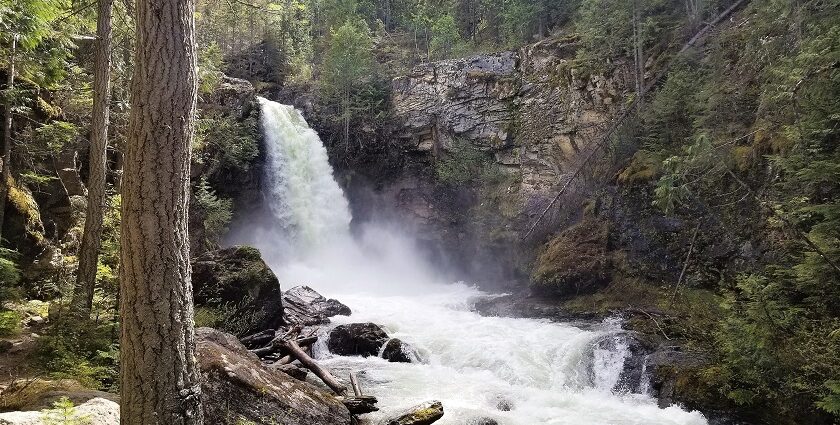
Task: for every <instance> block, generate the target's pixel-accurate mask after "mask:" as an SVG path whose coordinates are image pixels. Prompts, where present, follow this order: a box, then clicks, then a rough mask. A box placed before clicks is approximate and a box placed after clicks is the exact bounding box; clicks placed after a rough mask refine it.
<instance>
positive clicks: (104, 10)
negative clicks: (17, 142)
mask: <svg viewBox="0 0 840 425" xmlns="http://www.w3.org/2000/svg"><path fill="white" fill-rule="evenodd" d="M112 2H113V0H99V14H98V17H97V20H96V53H95V55H94V59H93V61H94V75H93V116H92V118H91V120H92V123H91V132H90V152H89V154H88V156H89V163H90V172H89V177H88V185H87V188H88V204H87V213H86V215H85V230H84V233H83V234H82V245H81V247H80V248H79V270H78V272H77V273H76V287H75V290H74V291H73V301H72V305H71V310H70V311H71V314H73V315H74V316H76V317H85V318H87V317H90V311H91V307H92V306H93V290H94V287H95V285H96V269H97V267H96V266H97V264H98V262H99V247H100V245H101V244H100V242H101V239H102V214H103V210H104V209H105V202H104V201H105V173H106V167H107V154H108V103H109V101H110V98H111V6H112Z"/></svg>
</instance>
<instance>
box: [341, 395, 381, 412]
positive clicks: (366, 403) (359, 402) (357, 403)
mask: <svg viewBox="0 0 840 425" xmlns="http://www.w3.org/2000/svg"><path fill="white" fill-rule="evenodd" d="M338 399H339V400H341V402H342V403H344V405H345V406H347V410H349V411H350V413H352V414H354V415H364V414H365V413H370V412H376V411H377V410H379V408H378V407H376V403H377V402H379V400H377V399H376V397H374V396H372V395H363V396H356V397H339V398H338Z"/></svg>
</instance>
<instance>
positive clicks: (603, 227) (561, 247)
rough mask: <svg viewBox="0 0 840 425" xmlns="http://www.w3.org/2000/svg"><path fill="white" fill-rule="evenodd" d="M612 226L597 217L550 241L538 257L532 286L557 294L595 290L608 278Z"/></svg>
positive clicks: (589, 218) (538, 289) (590, 218)
mask: <svg viewBox="0 0 840 425" xmlns="http://www.w3.org/2000/svg"><path fill="white" fill-rule="evenodd" d="M608 234H609V226H608V225H607V223H606V222H604V221H602V220H599V219H597V218H594V217H587V218H585V219H584V220H583V221H582V222H580V223H578V224H576V225H574V226H572V227H570V228H568V229H566V230H565V231H564V232H563V233H561V234H560V235H559V236H557V237H555V238H554V239H552V240H551V241H549V242H548V243H547V244H546V245H545V246H544V247H543V248H542V252H541V254H540V255H539V257H538V258H537V262H536V267H535V269H534V273H533V274H532V276H531V277H532V282H531V286H532V289H534V290H537V291H538V292H545V293H553V294H557V295H570V294H578V293H581V292H591V291H592V290H594V289H597V288H598V287H600V286H602V285H603V284H605V283H606V282H607V281H608V278H609V268H610V259H609V255H608V252H607V236H608Z"/></svg>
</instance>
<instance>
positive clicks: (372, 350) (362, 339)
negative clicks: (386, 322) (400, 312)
mask: <svg viewBox="0 0 840 425" xmlns="http://www.w3.org/2000/svg"><path fill="white" fill-rule="evenodd" d="M386 342H388V334H386V333H385V331H384V330H382V328H380V327H379V326H378V325H376V324H373V323H351V324H349V325H341V326H336V327H335V328H334V329H333V330H332V331H330V339H329V341H328V342H327V346H328V347H329V349H330V352H331V353H333V354H338V355H341V356H363V357H368V356H378V355H379V350H380V349H381V348H382V346H383V345H385V343H386Z"/></svg>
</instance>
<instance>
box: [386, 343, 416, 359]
mask: <svg viewBox="0 0 840 425" xmlns="http://www.w3.org/2000/svg"><path fill="white" fill-rule="evenodd" d="M412 352H413V350H412V348H411V347H409V346H408V344H406V343H404V342H402V340H400V339H399V338H391V339H390V340H388V343H386V344H385V348H384V349H383V350H382V358H383V359H385V360H388V361H389V362H391V363H411V358H412V356H411V354H412Z"/></svg>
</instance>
